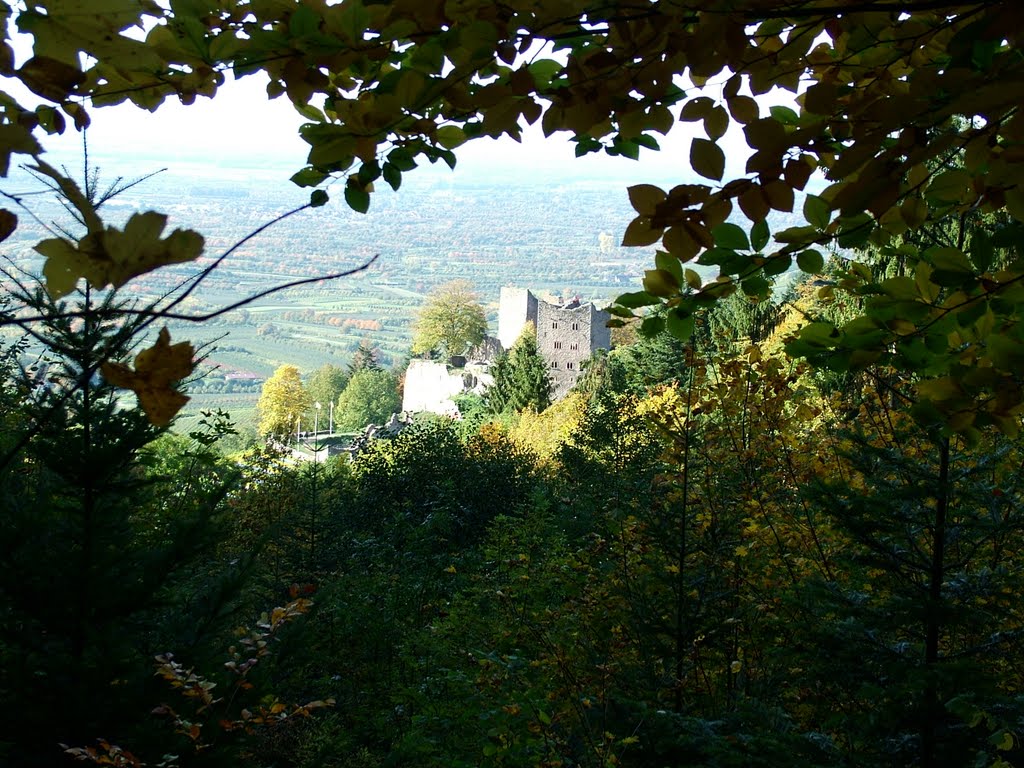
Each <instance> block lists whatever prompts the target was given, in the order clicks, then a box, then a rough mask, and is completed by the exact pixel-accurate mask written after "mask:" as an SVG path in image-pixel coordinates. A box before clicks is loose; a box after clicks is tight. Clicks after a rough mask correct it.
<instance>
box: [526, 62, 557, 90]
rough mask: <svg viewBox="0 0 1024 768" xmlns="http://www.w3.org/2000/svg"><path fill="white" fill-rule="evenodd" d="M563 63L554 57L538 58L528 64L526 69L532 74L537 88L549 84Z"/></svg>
mask: <svg viewBox="0 0 1024 768" xmlns="http://www.w3.org/2000/svg"><path fill="white" fill-rule="evenodd" d="M563 67H564V65H563V64H562V63H561V62H558V61H555V60H554V59H538V60H537V61H535V62H533V63H532V64H530V66H529V67H528V69H529V70H530V74H531V75H533V79H534V82H536V83H537V87H538V88H546V87H547V86H549V85H550V84H551V81H552V80H554V79H555V77H556V76H557V75H558V73H559V72H561V71H562V69H563Z"/></svg>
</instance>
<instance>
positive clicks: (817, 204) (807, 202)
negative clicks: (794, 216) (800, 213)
mask: <svg viewBox="0 0 1024 768" xmlns="http://www.w3.org/2000/svg"><path fill="white" fill-rule="evenodd" d="M804 218H805V219H807V221H809V222H810V223H811V224H812V225H814V226H815V227H817V228H818V229H825V227H827V226H828V225H829V221H830V220H831V218H832V206H831V205H829V204H828V201H827V200H824V199H822V198H820V197H818V196H817V195H807V197H805V198H804Z"/></svg>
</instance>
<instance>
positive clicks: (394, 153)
mask: <svg viewBox="0 0 1024 768" xmlns="http://www.w3.org/2000/svg"><path fill="white" fill-rule="evenodd" d="M388 162H389V163H391V164H392V165H393V166H395V168H397V169H398V170H400V171H402V172H403V173H404V172H406V171H411V170H412V169H413V168H415V167H416V160H415V159H414V158H413V156H412V154H411V153H410V152H409V150H407V149H405V148H403V147H396V148H395V149H392V150H391V151H390V152H389V153H388Z"/></svg>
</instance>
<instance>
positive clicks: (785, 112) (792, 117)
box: [768, 106, 800, 125]
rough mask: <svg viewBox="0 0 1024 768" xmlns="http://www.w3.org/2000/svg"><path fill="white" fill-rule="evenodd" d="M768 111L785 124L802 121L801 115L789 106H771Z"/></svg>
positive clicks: (794, 123)
mask: <svg viewBox="0 0 1024 768" xmlns="http://www.w3.org/2000/svg"><path fill="white" fill-rule="evenodd" d="M768 112H769V113H770V114H771V116H772V117H773V118H775V119H776V120H778V121H779V122H780V123H782V124H783V125H796V124H798V123H799V122H800V116H799V115H797V113H796V112H794V111H793V110H792V109H790V108H789V107H783V106H778V107H771V108H769V110H768Z"/></svg>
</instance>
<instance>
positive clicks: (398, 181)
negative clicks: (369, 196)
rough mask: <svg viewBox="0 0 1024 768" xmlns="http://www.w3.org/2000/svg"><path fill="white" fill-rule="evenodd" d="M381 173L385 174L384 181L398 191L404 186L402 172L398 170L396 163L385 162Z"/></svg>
mask: <svg viewBox="0 0 1024 768" xmlns="http://www.w3.org/2000/svg"><path fill="white" fill-rule="evenodd" d="M381 175H383V176H384V181H386V182H387V183H388V184H389V185H391V188H392V189H393V190H395V191H396V192H397V191H398V188H399V187H400V186H402V172H401V171H400V170H398V167H397V166H396V165H395V164H394V163H391V162H386V163H384V168H383V169H382V170H381Z"/></svg>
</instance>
